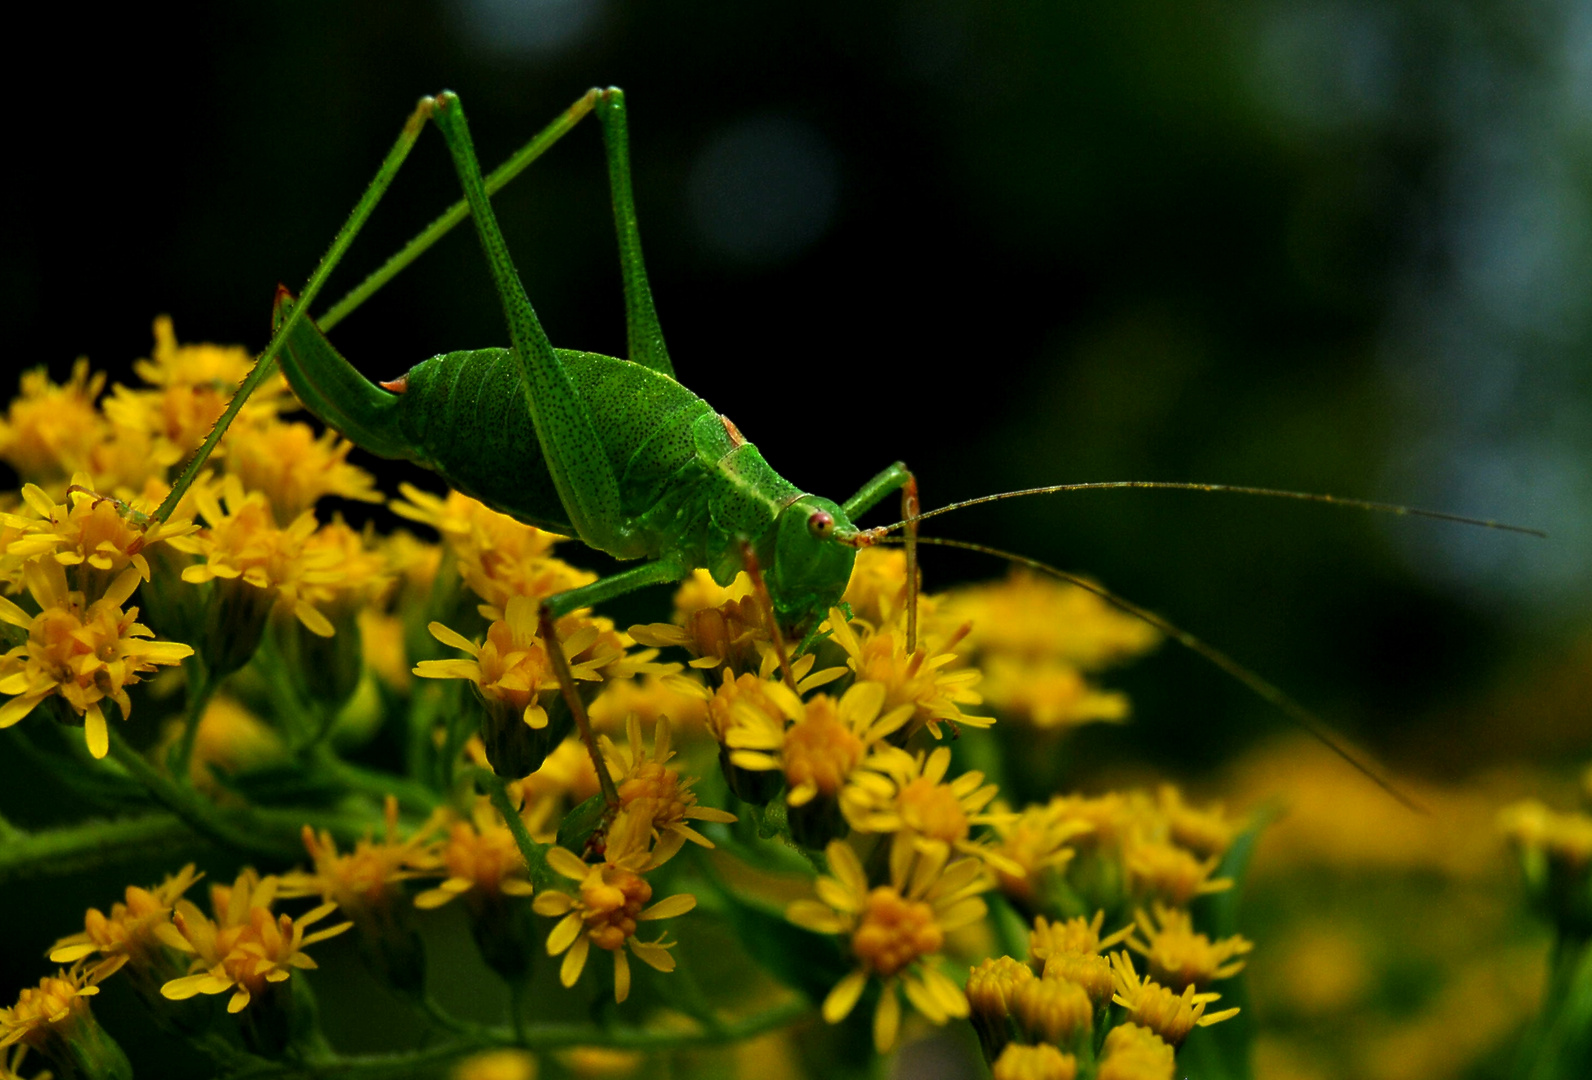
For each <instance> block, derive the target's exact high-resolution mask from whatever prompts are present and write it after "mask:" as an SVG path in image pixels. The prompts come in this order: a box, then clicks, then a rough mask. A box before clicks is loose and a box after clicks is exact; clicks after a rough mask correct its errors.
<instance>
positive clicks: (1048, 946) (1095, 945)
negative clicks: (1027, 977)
mask: <svg viewBox="0 0 1592 1080" xmlns="http://www.w3.org/2000/svg"><path fill="white" fill-rule="evenodd" d="M1105 921H1106V913H1105V912H1104V911H1097V912H1095V913H1094V918H1092V919H1085V918H1084V917H1083V916H1082V915H1075V916H1074V917H1072V918H1070V919H1066V920H1058V921H1056V922H1052V921H1050V920H1049V919H1046V918H1045V917H1044V916H1043V915H1041V916H1039V917H1038V918H1036V919H1035V920H1034V928H1033V929H1032V930H1030V931H1029V933H1028V956H1029V959H1031V960H1032V961H1033V963H1034V965H1035V967H1036V970H1041V971H1042V970H1043V969H1044V965H1045V961H1047V960H1049V959H1050V958H1051V957H1053V956H1058V955H1060V954H1062V953H1078V954H1091V953H1100V952H1104V951H1105V950H1107V949H1109V948H1111V946H1113V945H1115V944H1117V943H1118V942H1120V941H1122V940H1123V939H1124V938H1126V937H1127V936H1128V935H1129V934H1131V933H1132V932H1133V927H1132V926H1131V925H1130V926H1124V927H1123V928H1122V929H1121V930H1118V931H1117V932H1116V933H1114V934H1111V935H1109V936H1107V937H1103V938H1102V937H1101V936H1100V930H1101V928H1102V927H1103V926H1104V925H1105Z"/></svg>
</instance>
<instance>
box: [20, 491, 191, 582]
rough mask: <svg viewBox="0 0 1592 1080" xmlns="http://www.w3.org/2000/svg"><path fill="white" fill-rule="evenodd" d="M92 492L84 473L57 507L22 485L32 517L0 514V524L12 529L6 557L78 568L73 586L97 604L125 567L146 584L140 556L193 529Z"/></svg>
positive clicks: (150, 508)
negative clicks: (13, 534) (48, 560)
mask: <svg viewBox="0 0 1592 1080" xmlns="http://www.w3.org/2000/svg"><path fill="white" fill-rule="evenodd" d="M93 487H94V482H93V479H92V478H91V477H90V476H89V474H88V473H76V474H75V475H73V477H72V486H71V488H69V489H68V491H67V494H66V498H65V501H63V502H60V503H57V502H56V501H55V500H54V499H52V498H51V497H50V496H49V495H48V494H47V493H46V492H45V490H44V489H43V488H41V487H39V486H38V485H37V484H27V485H24V487H23V488H22V500H23V502H24V503H26V504H27V508H28V509H29V510H31V511H32V515H31V516H30V515H21V514H0V521H4V522H5V524H7V525H14V526H15V527H16V528H17V529H18V535H17V537H16V538H15V539H13V540H10V541H9V542H8V543H7V544H6V554H7V555H8V556H20V557H21V558H23V559H31V558H36V557H41V556H42V557H46V558H52V559H54V560H55V561H56V562H58V563H60V564H61V565H62V566H71V567H78V568H80V569H79V574H80V575H81V576H80V577H79V584H81V585H82V586H83V592H84V594H85V595H86V596H87V597H88V598H89V599H90V600H91V601H92V600H97V599H99V596H100V593H101V592H102V591H103V588H104V586H105V585H107V584H109V583H110V581H111V580H112V578H113V577H114V576H115V575H118V574H120V573H121V572H122V571H123V570H125V569H127V567H129V566H132V567H134V568H136V569H137V570H138V576H139V577H141V578H143V579H144V580H145V581H148V580H149V560H148V559H146V558H145V557H144V551H145V550H146V549H147V548H149V547H151V546H152V545H154V544H157V543H159V542H160V541H162V540H170V539H171V538H172V537H175V536H187V535H188V534H189V533H193V532H197V531H198V528H199V527H198V526H197V525H195V524H194V523H193V522H191V521H170V522H159V521H156V520H154V519H153V518H152V517H150V516H149V515H150V514H152V513H153V512H154V510H155V504H154V503H152V502H148V501H147V500H144V499H134V500H133V501H132V502H131V503H129V504H123V503H120V502H119V501H118V500H116V499H112V498H108V497H106V496H103V495H96V494H95V493H94V491H93Z"/></svg>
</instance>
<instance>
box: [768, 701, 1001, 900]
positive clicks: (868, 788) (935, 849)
mask: <svg viewBox="0 0 1592 1080" xmlns="http://www.w3.org/2000/svg"><path fill="white" fill-rule="evenodd" d="M869 685H877V684H868V683H858V684H856V685H855V686H853V687H852V689H853V690H856V689H857V688H859V687H866V686H869ZM848 693H849V691H848ZM787 755H788V752H787ZM787 768H788V766H787ZM950 768H951V748H950V747H948V746H938V747H935V749H934V752H933V753H932V754H928V755H925V754H924V753H923V752H922V751H919V752H918V754H917V755H916V756H914V755H911V754H907V753H905V752H904V751H898V752H896V753H893V754H888V755H885V754H881V755H877V756H875V757H874V758H873V759H872V760H871V761H870V762H869V764H868V766H867V768H866V769H861V770H858V771H857V772H855V773H854V774H852V776H851V778H850V781H849V782H848V783H847V785H846V789H845V792H844V794H843V795H842V796H841V807H842V808H843V809H844V810H845V813H846V820H847V821H849V822H851V825H852V828H855V829H859V830H861V831H862V832H871V833H891V834H893V836H892V845H893V848H903V847H904V848H910V849H914V850H916V851H919V852H922V853H925V854H928V853H931V852H932V853H937V854H938V856H939V858H940V859H941V860H942V861H943V860H944V859H946V858H948V857H949V855H950V851H951V850H953V849H954V850H956V851H959V852H961V853H962V854H964V855H971V856H973V857H974V858H976V859H981V860H983V861H984V862H986V863H988V864H989V865H990V867H991V868H993V869H995V870H998V871H1000V872H1001V873H1003V874H1008V875H1011V876H1013V877H1018V876H1021V875H1022V874H1023V873H1024V869H1023V867H1022V866H1021V865H1020V864H1019V863H1017V862H1014V861H1013V860H1011V859H1009V858H1007V857H1006V856H1005V855H1003V854H1001V852H1000V851H999V850H998V849H997V848H996V847H994V846H992V845H991V843H990V842H989V841H988V840H987V839H986V840H974V839H972V831H973V826H975V825H990V824H996V823H1000V822H1009V821H1011V820H1012V819H1013V818H1014V817H1016V815H1014V814H987V813H984V812H983V811H984V808H985V807H986V806H988V805H989V803H990V801H991V800H993V799H994V798H995V796H996V795H997V794H999V789H998V788H997V787H996V786H995V785H994V784H986V783H984V774H983V773H981V772H978V771H977V770H972V769H970V770H968V771H967V772H964V773H962V774H961V775H960V776H958V777H957V778H956V779H955V780H952V781H950V782H949V783H946V782H945V775H946V773H947V772H948V771H949V770H950ZM903 857H904V856H903Z"/></svg>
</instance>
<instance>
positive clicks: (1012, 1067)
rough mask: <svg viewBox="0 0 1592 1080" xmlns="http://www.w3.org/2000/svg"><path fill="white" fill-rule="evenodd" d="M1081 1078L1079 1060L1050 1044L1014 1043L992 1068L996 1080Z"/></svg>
mask: <svg viewBox="0 0 1592 1080" xmlns="http://www.w3.org/2000/svg"><path fill="white" fill-rule="evenodd" d="M1077 1075H1078V1059H1077V1058H1075V1057H1073V1056H1072V1055H1071V1054H1063V1053H1062V1052H1061V1051H1060V1050H1057V1049H1056V1048H1055V1047H1054V1046H1051V1045H1050V1044H1048V1043H1041V1044H1040V1045H1038V1046H1023V1045H1020V1044H1018V1043H1012V1044H1011V1045H1010V1046H1008V1047H1007V1048H1006V1049H1005V1050H1003V1051H1001V1056H1000V1057H999V1058H997V1059H996V1060H995V1064H994V1065H992V1066H991V1067H990V1076H991V1077H992V1080H1074V1078H1075V1077H1076V1076H1077Z"/></svg>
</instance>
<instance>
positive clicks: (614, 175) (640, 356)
mask: <svg viewBox="0 0 1592 1080" xmlns="http://www.w3.org/2000/svg"><path fill="white" fill-rule="evenodd" d="M597 121H598V123H600V124H601V125H602V129H603V146H604V147H605V148H606V150H607V154H608V186H609V190H610V191H611V192H612V195H613V204H614V231H615V233H616V234H617V235H618V238H619V269H620V273H621V275H622V276H623V277H624V282H625V333H626V338H627V341H628V345H629V350H630V352H629V358H630V359H631V360H634V361H635V362H636V363H638V364H642V365H644V366H646V367H649V368H652V369H653V370H654V371H657V372H661V373H662V374H664V375H667V376H669V377H670V378H671V379H672V378H674V365H673V364H672V363H670V361H669V350H668V349H667V348H665V347H664V344H663V329H662V327H660V325H659V324H658V312H657V310H656V308H655V307H654V306H653V303H652V286H651V285H649V284H648V283H647V266H646V263H645V261H643V259H642V257H641V233H640V232H639V230H638V229H637V226H636V204H635V198H634V196H633V194H632V189H631V184H630V134H629V124H628V122H627V119H626V114H625V95H624V91H622V90H620V89H619V88H618V87H617V86H610V87H609V88H608V89H606V90H603V91H601V92H600V94H599V95H598V98H597Z"/></svg>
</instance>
